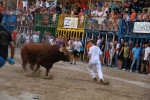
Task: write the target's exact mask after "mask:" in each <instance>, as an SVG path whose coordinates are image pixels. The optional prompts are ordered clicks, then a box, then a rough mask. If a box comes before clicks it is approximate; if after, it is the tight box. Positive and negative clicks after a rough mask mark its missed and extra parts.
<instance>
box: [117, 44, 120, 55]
mask: <svg viewBox="0 0 150 100" xmlns="http://www.w3.org/2000/svg"><path fill="white" fill-rule="evenodd" d="M119 47H120V44H119V43H118V44H117V45H116V49H119ZM116 53H117V54H118V50H117V52H116Z"/></svg>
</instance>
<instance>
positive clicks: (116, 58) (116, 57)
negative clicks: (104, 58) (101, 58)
mask: <svg viewBox="0 0 150 100" xmlns="http://www.w3.org/2000/svg"><path fill="white" fill-rule="evenodd" d="M117 60H118V54H116V56H115V67H118V66H117Z"/></svg>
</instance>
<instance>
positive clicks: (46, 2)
mask: <svg viewBox="0 0 150 100" xmlns="http://www.w3.org/2000/svg"><path fill="white" fill-rule="evenodd" d="M45 6H46V8H49V7H50V5H49V2H48V0H46V1H45Z"/></svg>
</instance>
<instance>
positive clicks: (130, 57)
mask: <svg viewBox="0 0 150 100" xmlns="http://www.w3.org/2000/svg"><path fill="white" fill-rule="evenodd" d="M133 48H134V45H133V43H132V40H129V60H128V66H129V67H130V66H131V64H132V59H133V57H132V49H133Z"/></svg>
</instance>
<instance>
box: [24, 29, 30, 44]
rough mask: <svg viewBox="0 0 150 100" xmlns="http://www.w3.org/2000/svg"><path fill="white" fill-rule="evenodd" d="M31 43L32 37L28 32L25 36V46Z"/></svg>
mask: <svg viewBox="0 0 150 100" xmlns="http://www.w3.org/2000/svg"><path fill="white" fill-rule="evenodd" d="M29 43H30V35H29V32H27V33H26V35H25V43H24V45H28V44H29Z"/></svg>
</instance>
